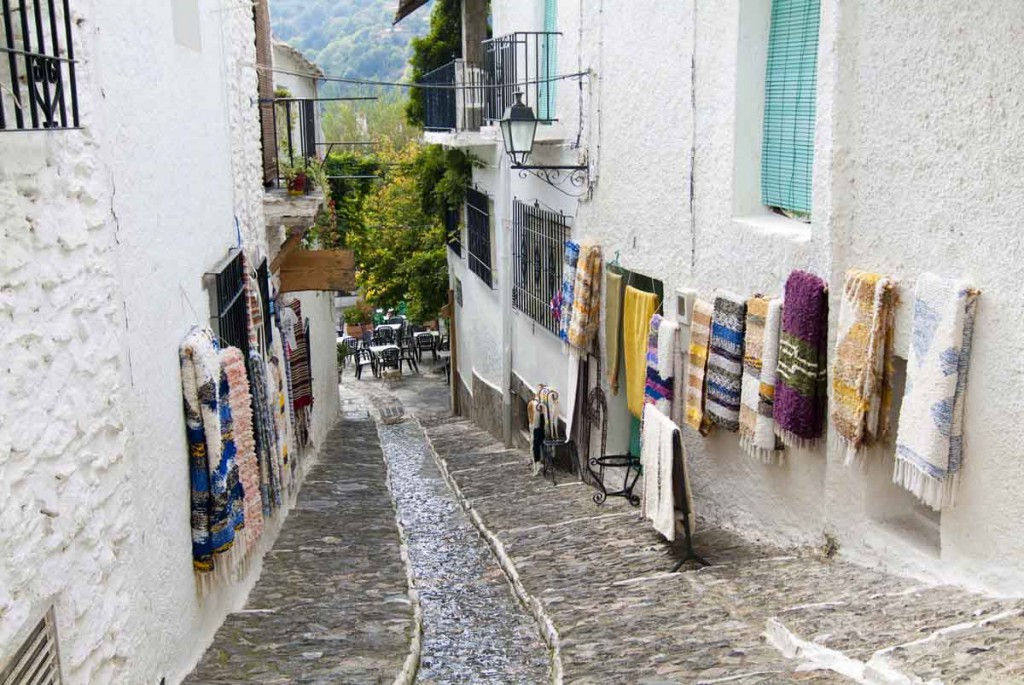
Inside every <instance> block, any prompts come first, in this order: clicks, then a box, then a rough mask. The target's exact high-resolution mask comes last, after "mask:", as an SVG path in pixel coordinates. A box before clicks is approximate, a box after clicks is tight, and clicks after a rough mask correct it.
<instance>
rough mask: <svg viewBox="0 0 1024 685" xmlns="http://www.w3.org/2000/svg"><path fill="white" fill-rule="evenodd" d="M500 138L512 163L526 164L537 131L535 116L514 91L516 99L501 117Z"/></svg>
mask: <svg viewBox="0 0 1024 685" xmlns="http://www.w3.org/2000/svg"><path fill="white" fill-rule="evenodd" d="M500 124H501V138H502V142H503V143H504V144H505V152H507V153H508V156H509V158H510V159H511V160H512V164H514V165H523V164H526V160H527V159H529V157H530V153H531V152H533V139H534V136H535V135H536V133H537V117H536V116H534V114H533V110H532V109H530V108H529V107H528V106H526V105H524V104H523V101H522V97H521V95H520V94H519V93H516V101H515V103H514V104H512V105H510V106H509V107H508V108H507V109H506V110H505V116H503V117H502V118H501V121H500Z"/></svg>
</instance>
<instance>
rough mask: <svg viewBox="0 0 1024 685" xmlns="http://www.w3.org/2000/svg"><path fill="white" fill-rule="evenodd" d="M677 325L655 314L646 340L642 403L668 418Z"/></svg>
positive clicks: (670, 406) (670, 404)
mask: <svg viewBox="0 0 1024 685" xmlns="http://www.w3.org/2000/svg"><path fill="white" fill-rule="evenodd" d="M678 331H679V326H678V324H676V323H674V322H672V321H669V320H667V319H665V318H663V317H662V316H661V314H655V315H654V316H652V317H651V332H650V334H649V335H648V338H647V380H646V382H645V384H644V403H645V404H653V405H654V406H655V407H656V408H657V410H658V411H660V412H661V413H662V414H664V415H665V416H668V415H669V413H670V412H671V409H672V356H673V352H674V351H675V346H676V333H677V332H678Z"/></svg>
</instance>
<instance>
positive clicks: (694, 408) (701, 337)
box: [686, 298, 714, 434]
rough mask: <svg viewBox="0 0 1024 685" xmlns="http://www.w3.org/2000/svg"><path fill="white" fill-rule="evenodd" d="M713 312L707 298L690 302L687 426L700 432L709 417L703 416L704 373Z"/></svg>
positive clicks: (705, 431)
mask: <svg viewBox="0 0 1024 685" xmlns="http://www.w3.org/2000/svg"><path fill="white" fill-rule="evenodd" d="M713 311H714V310H713V309H712V307H711V304H710V303H709V302H708V301H707V300H702V299H700V298H697V299H696V300H695V301H694V303H693V315H692V317H691V320H690V350H689V363H688V364H687V372H686V425H687V426H689V427H690V428H692V429H693V430H695V431H700V432H701V433H702V434H704V433H707V432H708V420H707V417H705V416H704V375H705V372H706V370H707V365H708V345H709V344H710V342H711V316H712V313H713Z"/></svg>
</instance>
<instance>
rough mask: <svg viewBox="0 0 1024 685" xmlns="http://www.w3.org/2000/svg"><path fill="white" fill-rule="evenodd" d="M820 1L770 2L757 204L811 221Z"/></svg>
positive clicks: (779, 0)
mask: <svg viewBox="0 0 1024 685" xmlns="http://www.w3.org/2000/svg"><path fill="white" fill-rule="evenodd" d="M820 24H821V0H772V13H771V30H770V32H769V36H768V65H767V69H766V74H765V87H764V129H763V138H762V140H763V142H762V146H761V203H762V204H764V205H767V206H769V207H777V208H779V209H783V210H787V211H789V212H792V213H794V214H796V215H797V216H800V217H808V218H809V217H810V212H811V179H812V171H813V167H814V116H815V100H816V93H817V81H818V79H817V69H818V30H819V27H820Z"/></svg>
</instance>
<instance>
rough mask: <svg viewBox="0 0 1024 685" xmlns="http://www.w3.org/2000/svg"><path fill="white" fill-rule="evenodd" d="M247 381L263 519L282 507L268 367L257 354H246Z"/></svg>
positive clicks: (275, 426) (251, 351)
mask: <svg viewBox="0 0 1024 685" xmlns="http://www.w3.org/2000/svg"><path fill="white" fill-rule="evenodd" d="M248 368H249V378H250V380H251V382H252V406H253V417H252V418H253V436H254V438H255V440H256V463H257V466H258V467H259V472H260V500H261V501H262V504H263V516H264V518H266V517H268V516H270V513H271V512H272V511H273V510H274V509H275V508H277V507H279V506H281V482H280V480H279V474H278V473H277V471H276V470H275V469H274V461H275V459H276V457H275V454H276V452H277V423H276V422H275V421H274V412H273V410H272V409H271V404H270V387H269V385H268V384H267V364H266V362H264V361H263V357H261V356H260V355H259V353H258V352H256V350H250V351H249V364H248Z"/></svg>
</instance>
